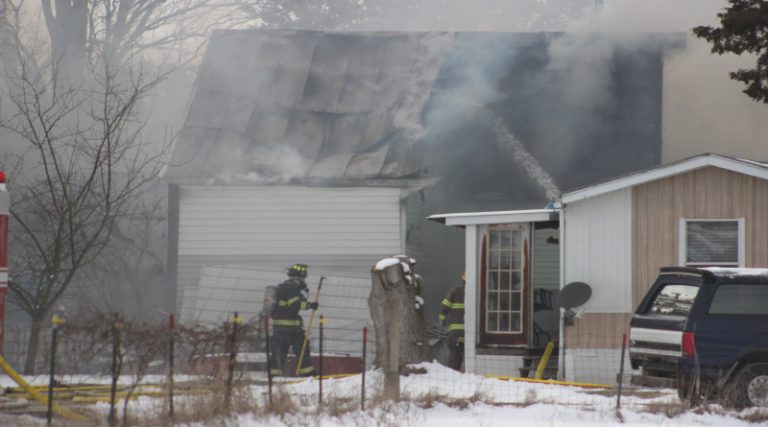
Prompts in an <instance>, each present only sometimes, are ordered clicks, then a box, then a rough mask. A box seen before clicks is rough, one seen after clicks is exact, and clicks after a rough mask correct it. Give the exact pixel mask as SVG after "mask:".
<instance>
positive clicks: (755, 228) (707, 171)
mask: <svg viewBox="0 0 768 427" xmlns="http://www.w3.org/2000/svg"><path fill="white" fill-rule="evenodd" d="M767 213H768V182H766V181H764V180H761V179H758V178H753V177H750V176H747V175H743V174H739V173H736V172H731V171H726V170H723V169H719V168H715V167H708V168H704V169H698V170H695V171H691V172H688V173H686V174H682V175H677V176H673V177H669V178H665V179H662V180H658V181H654V182H650V183H647V184H642V185H638V186H636V187H634V188H633V190H632V237H633V238H632V242H633V243H632V252H633V253H634V257H633V260H634V264H633V267H632V306H633V307H635V306H637V304H638V303H639V302H640V300H641V299H642V298H643V296H645V293H646V292H647V290H648V288H650V286H651V285H652V284H653V281H654V279H655V278H656V275H657V274H658V272H659V269H660V268H661V267H665V266H674V265H678V262H679V259H678V244H679V242H678V239H679V233H680V230H679V220H680V218H690V219H737V218H744V219H745V226H746V232H745V235H746V236H745V237H746V254H745V255H746V266H747V267H762V268H766V267H768V216H767Z"/></svg>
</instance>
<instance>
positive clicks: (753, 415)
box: [739, 408, 768, 424]
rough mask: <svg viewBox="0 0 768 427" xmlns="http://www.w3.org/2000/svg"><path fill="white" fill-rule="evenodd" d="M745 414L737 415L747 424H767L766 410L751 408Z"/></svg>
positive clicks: (767, 413) (767, 415) (767, 411)
mask: <svg viewBox="0 0 768 427" xmlns="http://www.w3.org/2000/svg"><path fill="white" fill-rule="evenodd" d="M744 412H746V413H741V414H739V419H740V420H744V421H746V422H748V423H755V424H758V423H759V424H765V423H767V422H768V409H765V408H753V409H750V410H747V411H744Z"/></svg>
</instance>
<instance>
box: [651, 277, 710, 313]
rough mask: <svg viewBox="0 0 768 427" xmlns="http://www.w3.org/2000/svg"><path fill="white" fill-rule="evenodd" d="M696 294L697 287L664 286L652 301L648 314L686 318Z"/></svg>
mask: <svg viewBox="0 0 768 427" xmlns="http://www.w3.org/2000/svg"><path fill="white" fill-rule="evenodd" d="M698 292H699V287H698V286H694V285H680V284H669V285H664V287H663V288H661V290H660V291H659V293H658V294H656V298H654V299H653V302H652V303H651V307H650V308H649V309H648V313H649V314H663V315H667V316H683V317H687V316H688V312H689V311H691V306H692V305H693V300H694V299H696V294H697V293H698Z"/></svg>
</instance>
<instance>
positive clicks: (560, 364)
mask: <svg viewBox="0 0 768 427" xmlns="http://www.w3.org/2000/svg"><path fill="white" fill-rule="evenodd" d="M558 219H559V221H560V290H562V289H563V288H564V287H565V253H566V251H565V244H566V242H565V205H563V204H560V215H559V218H558ZM557 311H558V312H559V313H560V331H559V338H558V342H559V343H560V345H558V346H557V379H558V380H560V381H563V380H565V319H564V317H563V309H562V308H560V307H559V306H558V309H557Z"/></svg>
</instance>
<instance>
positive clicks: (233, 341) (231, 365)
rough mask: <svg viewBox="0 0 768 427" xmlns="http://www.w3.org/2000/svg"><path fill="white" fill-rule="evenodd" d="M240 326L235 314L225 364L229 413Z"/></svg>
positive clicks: (238, 318)
mask: <svg viewBox="0 0 768 427" xmlns="http://www.w3.org/2000/svg"><path fill="white" fill-rule="evenodd" d="M239 324H240V316H239V315H238V314H237V312H235V316H234V317H233V318H232V334H231V335H230V338H229V343H230V347H229V361H228V364H227V390H226V402H225V403H226V406H227V412H229V409H230V407H231V406H232V380H233V379H234V376H235V362H236V361H237V326H238V325H239Z"/></svg>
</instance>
